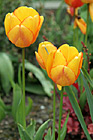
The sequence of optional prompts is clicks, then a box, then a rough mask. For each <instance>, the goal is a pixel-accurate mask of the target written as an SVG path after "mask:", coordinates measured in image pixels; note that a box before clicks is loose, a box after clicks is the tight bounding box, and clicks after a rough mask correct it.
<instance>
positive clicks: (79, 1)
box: [65, 0, 84, 8]
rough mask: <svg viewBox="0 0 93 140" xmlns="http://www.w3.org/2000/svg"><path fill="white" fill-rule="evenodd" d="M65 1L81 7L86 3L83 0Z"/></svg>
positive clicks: (75, 6) (72, 5)
mask: <svg viewBox="0 0 93 140" xmlns="http://www.w3.org/2000/svg"><path fill="white" fill-rule="evenodd" d="M65 2H66V3H67V4H68V5H70V6H71V7H74V8H77V7H80V6H82V5H83V4H84V3H82V1H81V0H65Z"/></svg>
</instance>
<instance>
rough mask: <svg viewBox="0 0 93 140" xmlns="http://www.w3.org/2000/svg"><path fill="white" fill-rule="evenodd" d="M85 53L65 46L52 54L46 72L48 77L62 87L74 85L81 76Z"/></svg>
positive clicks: (48, 59) (49, 56)
mask: <svg viewBox="0 0 93 140" xmlns="http://www.w3.org/2000/svg"><path fill="white" fill-rule="evenodd" d="M82 60H83V53H82V52H80V53H79V52H78V50H77V49H76V48H75V47H70V46H69V45H67V44H64V45H62V46H60V47H59V49H58V50H53V51H51V52H50V54H49V55H48V58H47V64H46V70H47V73H48V76H49V77H50V78H51V79H52V80H53V81H54V82H55V83H56V84H58V85H60V86H69V85H72V84H73V83H74V82H75V81H76V80H77V78H78V76H79V74H80V68H81V67H82Z"/></svg>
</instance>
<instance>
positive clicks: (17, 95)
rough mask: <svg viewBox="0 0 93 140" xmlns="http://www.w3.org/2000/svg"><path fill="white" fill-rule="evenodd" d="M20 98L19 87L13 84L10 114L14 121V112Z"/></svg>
mask: <svg viewBox="0 0 93 140" xmlns="http://www.w3.org/2000/svg"><path fill="white" fill-rule="evenodd" d="M21 98H22V93H21V88H20V87H19V85H18V84H14V86H13V103H12V115H13V117H14V120H15V121H16V112H17V109H18V106H19V103H20V100H21Z"/></svg>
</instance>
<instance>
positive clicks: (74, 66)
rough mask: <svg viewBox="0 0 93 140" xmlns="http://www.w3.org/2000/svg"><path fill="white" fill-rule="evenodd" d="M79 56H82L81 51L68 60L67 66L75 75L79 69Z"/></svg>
mask: <svg viewBox="0 0 93 140" xmlns="http://www.w3.org/2000/svg"><path fill="white" fill-rule="evenodd" d="M81 58H82V53H79V55H78V56H76V57H75V58H74V59H73V60H72V61H70V63H69V64H68V66H67V67H69V68H70V69H71V70H72V71H73V72H74V74H75V76H77V75H78V73H79V71H80V67H81V64H80V62H81Z"/></svg>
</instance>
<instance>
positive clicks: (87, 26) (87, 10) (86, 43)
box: [85, 4, 89, 46]
mask: <svg viewBox="0 0 93 140" xmlns="http://www.w3.org/2000/svg"><path fill="white" fill-rule="evenodd" d="M88 25H89V4H87V30H86V36H85V45H86V46H87V38H88Z"/></svg>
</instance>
